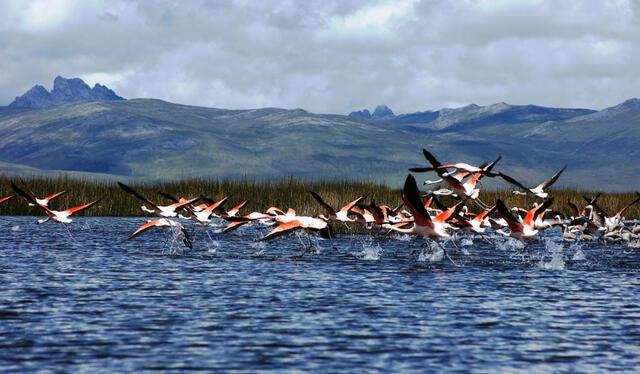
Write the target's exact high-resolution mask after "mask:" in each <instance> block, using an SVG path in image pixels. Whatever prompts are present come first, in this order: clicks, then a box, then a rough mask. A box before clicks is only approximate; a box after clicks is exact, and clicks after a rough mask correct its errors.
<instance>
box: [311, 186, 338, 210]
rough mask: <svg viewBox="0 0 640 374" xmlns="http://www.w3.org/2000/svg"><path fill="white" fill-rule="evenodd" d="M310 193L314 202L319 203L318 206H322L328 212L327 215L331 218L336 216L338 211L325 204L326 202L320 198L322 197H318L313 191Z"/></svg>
mask: <svg viewBox="0 0 640 374" xmlns="http://www.w3.org/2000/svg"><path fill="white" fill-rule="evenodd" d="M309 193H310V194H311V196H313V198H314V200H315V201H317V202H318V204H320V205H321V206H322V207H323V208H324V209H325V210H326V211H327V214H328V215H329V216H335V215H336V211H335V210H334V209H333V208H332V207H331V206H330V205H329V204H327V203H325V202H324V200H322V198H321V197H320V195H318V194H317V193H315V192H313V191H309Z"/></svg>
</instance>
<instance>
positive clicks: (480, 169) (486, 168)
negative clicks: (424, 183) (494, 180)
mask: <svg viewBox="0 0 640 374" xmlns="http://www.w3.org/2000/svg"><path fill="white" fill-rule="evenodd" d="M501 159H502V156H498V158H496V159H495V160H494V161H493V162H491V163H490V164H487V165H482V166H473V165H469V164H467V163H464V162H458V163H454V164H444V165H440V166H438V167H436V168H435V169H436V170H437V169H450V168H453V169H454V170H453V171H452V172H446V173H444V174H443V175H444V176H449V175H452V174H455V173H460V172H464V173H466V174H473V173H482V174H484V175H487V176H490V177H497V176H498V174H495V173H492V172H491V169H493V167H494V166H495V164H497V163H498V161H500V160H501Z"/></svg>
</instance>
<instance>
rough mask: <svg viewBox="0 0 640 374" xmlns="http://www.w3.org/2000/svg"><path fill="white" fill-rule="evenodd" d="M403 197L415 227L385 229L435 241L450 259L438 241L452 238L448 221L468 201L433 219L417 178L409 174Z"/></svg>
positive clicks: (389, 226)
mask: <svg viewBox="0 0 640 374" xmlns="http://www.w3.org/2000/svg"><path fill="white" fill-rule="evenodd" d="M401 196H402V201H403V202H404V205H405V206H406V207H407V208H409V211H410V212H411V215H413V222H414V225H413V226H412V227H410V228H406V229H405V228H401V227H398V226H396V225H386V226H385V227H386V228H388V229H390V230H393V231H397V232H401V233H404V234H410V235H417V236H422V237H424V238H429V239H433V240H434V241H435V242H436V243H437V244H438V245H439V246H440V248H442V250H443V251H444V253H445V254H446V255H447V257H449V254H448V253H447V250H446V249H445V248H444V247H443V246H442V245H440V243H438V241H437V240H438V239H442V238H450V237H451V235H450V234H449V232H447V228H448V227H449V224H448V222H447V221H449V220H450V219H452V218H453V217H455V216H457V215H458V213H460V211H461V210H462V206H463V203H464V202H465V201H466V199H465V200H461V201H459V202H458V203H457V204H456V205H454V206H452V207H451V208H449V209H447V210H445V211H443V212H442V213H440V214H438V215H437V216H435V217H434V218H431V216H430V215H429V213H428V212H427V210H426V209H425V207H424V204H423V203H422V201H421V200H420V190H419V189H418V185H417V184H416V180H415V178H414V177H413V176H412V175H411V174H409V175H408V176H407V179H406V180H405V183H404V188H403V189H402V193H401ZM449 260H450V261H451V262H452V263H453V264H455V262H453V260H452V259H451V257H449Z"/></svg>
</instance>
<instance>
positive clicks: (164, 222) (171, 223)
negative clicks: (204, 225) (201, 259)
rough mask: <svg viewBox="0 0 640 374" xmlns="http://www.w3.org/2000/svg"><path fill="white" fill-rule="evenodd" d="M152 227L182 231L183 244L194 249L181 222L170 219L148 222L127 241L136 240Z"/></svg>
mask: <svg viewBox="0 0 640 374" xmlns="http://www.w3.org/2000/svg"><path fill="white" fill-rule="evenodd" d="M152 227H168V228H174V227H175V228H177V229H178V230H180V232H182V236H183V238H182V242H183V243H184V245H185V246H186V247H187V248H193V245H192V244H191V239H190V238H189V234H187V230H185V228H184V226H183V225H182V224H181V223H180V222H177V221H174V220H171V219H168V218H160V219H156V220H151V221H147V222H146V223H144V224H142V225H141V226H140V227H138V229H137V230H136V231H134V232H133V233H132V234H131V235H129V237H128V238H127V240H129V239H133V238H135V237H136V236H138V235H140V234H141V233H142V232H144V231H146V230H148V229H150V228H152Z"/></svg>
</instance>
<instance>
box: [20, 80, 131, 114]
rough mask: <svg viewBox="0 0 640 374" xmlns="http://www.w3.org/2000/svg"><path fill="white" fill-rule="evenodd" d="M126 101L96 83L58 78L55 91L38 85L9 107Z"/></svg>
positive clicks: (54, 87) (54, 83)
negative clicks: (89, 83)
mask: <svg viewBox="0 0 640 374" xmlns="http://www.w3.org/2000/svg"><path fill="white" fill-rule="evenodd" d="M113 100H125V99H124V98H123V97H121V96H118V95H117V94H116V93H115V92H114V91H113V90H111V89H110V88H109V87H107V86H103V85H101V84H99V83H96V84H95V85H94V86H93V88H91V87H89V86H88V85H87V84H86V83H85V82H84V81H83V80H82V79H80V78H69V79H67V78H63V77H61V76H59V75H58V76H57V77H56V78H55V79H54V80H53V89H52V90H51V92H49V91H47V89H46V88H44V87H43V86H42V85H39V84H36V85H35V86H33V87H31V88H30V89H29V90H28V91H27V92H25V93H24V94H22V95H20V96H17V97H16V98H15V99H14V100H13V101H12V102H11V103H10V104H9V105H8V106H9V107H14V108H37V109H42V108H50V107H54V106H59V105H64V104H70V103H75V102H80V101H113Z"/></svg>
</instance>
